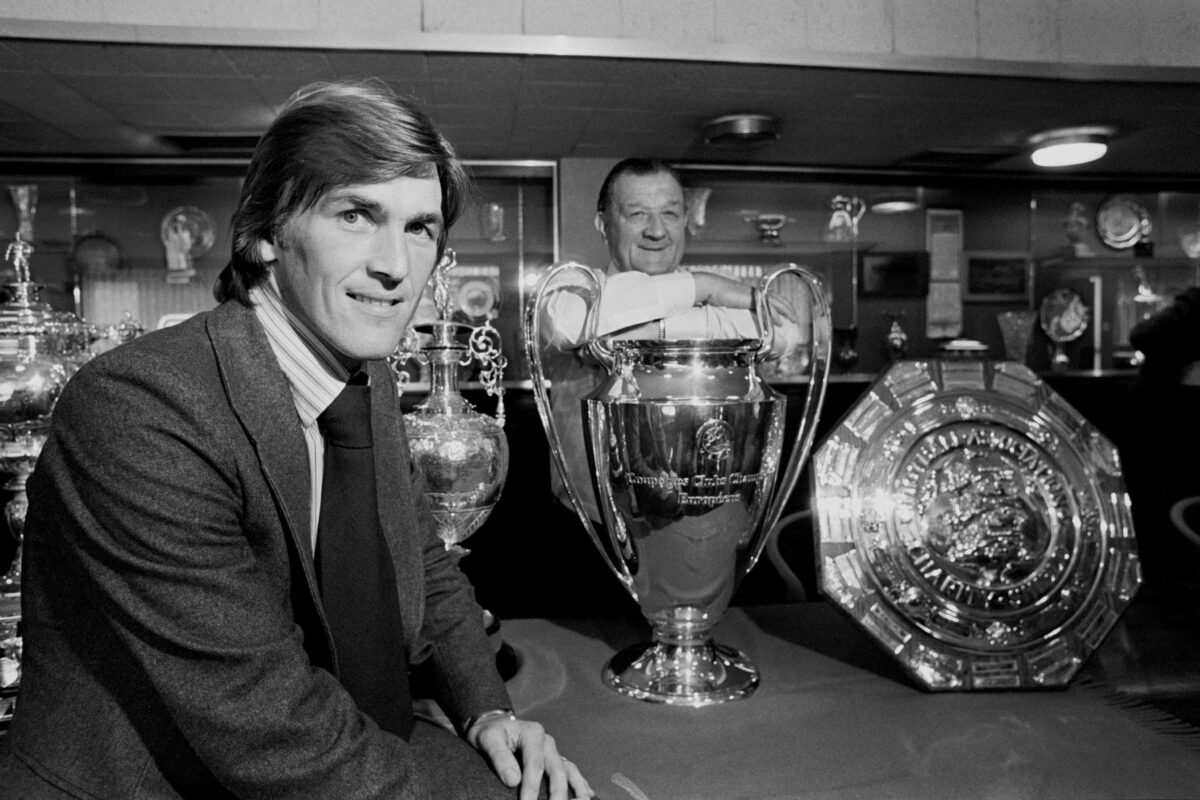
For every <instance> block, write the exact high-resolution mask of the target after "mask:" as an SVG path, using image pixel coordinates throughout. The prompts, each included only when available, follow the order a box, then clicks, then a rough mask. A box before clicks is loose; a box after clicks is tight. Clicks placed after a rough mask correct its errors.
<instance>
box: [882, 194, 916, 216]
mask: <svg viewBox="0 0 1200 800" xmlns="http://www.w3.org/2000/svg"><path fill="white" fill-rule="evenodd" d="M870 206H871V213H872V214H903V213H905V212H908V211H916V210H917V209H919V208H920V207H921V200H920V198H919V197H918V196H917V194H916V193H913V192H907V193H905V192H901V193H893V194H879V195H874V196H872V197H871V201H870Z"/></svg>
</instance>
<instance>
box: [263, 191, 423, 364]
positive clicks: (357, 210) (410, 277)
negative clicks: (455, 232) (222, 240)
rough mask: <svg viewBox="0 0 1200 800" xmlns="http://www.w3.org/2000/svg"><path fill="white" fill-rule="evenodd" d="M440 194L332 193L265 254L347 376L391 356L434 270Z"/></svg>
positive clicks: (286, 293)
mask: <svg viewBox="0 0 1200 800" xmlns="http://www.w3.org/2000/svg"><path fill="white" fill-rule="evenodd" d="M441 206H442V188H441V184H440V183H439V182H438V179H437V178H436V177H429V178H421V177H401V178H395V179H393V180H390V181H386V182H383V183H369V184H356V185H352V186H344V187H341V188H338V189H334V190H332V191H330V192H329V193H327V194H326V195H325V196H323V197H322V198H321V199H320V200H319V201H318V202H317V203H316V205H314V206H313V207H312V208H310V209H308V210H307V211H304V212H302V213H300V214H297V215H295V216H294V217H292V218H291V219H289V220H288V221H287V222H286V223H285V224H284V225H283V229H282V232H281V233H280V235H279V237H278V240H277V241H275V242H267V241H260V242H259V253H260V255H261V256H262V258H263V260H264V261H265V262H267V263H269V264H270V265H271V267H272V269H273V271H274V274H275V279H276V282H277V283H278V285H279V292H280V295H281V296H282V298H283V303H284V305H285V306H287V308H288V309H289V310H290V311H291V312H292V313H294V314H296V315H297V316H298V317H300V319H302V320H304V322H305V323H306V324H307V325H308V326H309V327H310V328H311V329H312V330H313V331H314V332H316V334H317V335H318V336H320V337H321V338H322V340H324V342H325V343H326V344H327V345H329V346H330V347H331V348H332V349H333V350H334V352H335V353H336V354H337V355H338V356H339V358H341V360H342V361H343V363H345V364H346V366H348V367H350V368H354V367H355V366H357V364H358V362H360V361H363V360H367V359H378V358H383V357H385V356H386V355H388V354H389V353H390V352H392V350H393V349H394V348H395V347H396V343H397V342H398V341H399V340H400V337H401V335H402V334H403V333H404V330H405V328H407V327H408V323H409V321H410V320H411V319H412V315H413V312H414V311H416V308H417V301H418V300H419V299H420V297H421V290H422V289H423V288H424V286H425V282H426V281H427V280H428V279H429V275H430V273H431V272H432V271H433V267H434V265H435V263H436V260H437V243H438V235H439V233H440V232H441V230H442V226H443V220H442V212H441Z"/></svg>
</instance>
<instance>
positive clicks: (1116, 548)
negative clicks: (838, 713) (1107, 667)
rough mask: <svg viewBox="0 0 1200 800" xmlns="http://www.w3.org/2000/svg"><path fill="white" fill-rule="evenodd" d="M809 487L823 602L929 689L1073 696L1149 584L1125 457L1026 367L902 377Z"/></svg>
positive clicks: (833, 447)
mask: <svg viewBox="0 0 1200 800" xmlns="http://www.w3.org/2000/svg"><path fill="white" fill-rule="evenodd" d="M813 482H814V495H813V512H814V519H815V522H816V529H817V534H818V537H819V548H818V549H819V553H818V573H819V579H820V584H821V590H822V592H823V593H824V594H825V595H826V596H827V597H828V598H829V599H830V600H831V601H832V602H833V603H835V604H836V605H837V606H838V607H839V608H841V609H842V610H843V611H844V612H845V613H847V614H848V615H849V616H850V617H851V618H852V619H853V620H854V621H855V622H856V623H857V624H858V625H859V626H860V627H861V628H862V629H863V630H864V631H865V632H866V633H867V634H868V635H870V636H871V637H872V638H874V639H875V640H876V641H877V642H878V643H879V644H880V645H882V646H883V647H884V648H885V649H886V650H887V651H888V652H890V653H892V654H893V656H894V657H895V658H896V659H897V661H898V662H899V663H900V664H901V665H902V666H903V667H904V669H905V670H906V671H907V672H908V673H909V674H910V675H911V676H912V677H913V678H914V679H915V680H916V681H917V682H918V683H919V684H921V685H922V686H924V687H925V688H927V689H929V690H934V691H952V690H978V689H1030V688H1043V687H1059V686H1063V685H1065V684H1067V683H1069V682H1070V680H1071V679H1072V677H1073V676H1074V675H1075V673H1076V672H1077V671H1078V669H1079V667H1080V665H1081V664H1082V663H1083V662H1084V661H1085V660H1086V659H1087V657H1088V656H1089V655H1090V654H1091V653H1092V652H1093V651H1094V650H1095V649H1096V648H1097V647H1098V646H1099V645H1100V643H1101V642H1102V641H1103V639H1104V637H1105V636H1106V635H1107V633H1108V631H1109V630H1110V629H1111V628H1112V626H1113V625H1114V624H1115V623H1116V621H1117V619H1118V618H1119V617H1120V615H1121V614H1122V613H1123V612H1124V610H1125V608H1126V607H1127V606H1128V605H1129V602H1130V601H1131V600H1132V599H1133V596H1134V594H1135V593H1136V591H1137V589H1138V586H1139V585H1140V584H1141V570H1140V567H1139V563H1138V556H1137V545H1136V541H1135V539H1134V532H1133V523H1132V519H1131V516H1130V508H1129V498H1128V495H1127V493H1126V491H1125V483H1124V478H1123V477H1122V474H1121V466H1120V461H1119V459H1118V457H1117V451H1116V448H1115V447H1114V446H1113V445H1112V443H1111V442H1109V441H1108V439H1106V438H1105V437H1104V435H1103V434H1101V432H1100V431H1099V430H1097V429H1096V428H1095V427H1094V426H1093V425H1092V424H1091V423H1089V422H1088V421H1087V420H1086V419H1084V418H1083V417H1082V416H1081V415H1080V414H1079V412H1077V411H1076V410H1075V409H1074V408H1072V407H1071V406H1070V405H1069V404H1068V403H1067V402H1066V401H1065V400H1063V399H1062V397H1060V396H1059V395H1058V394H1057V393H1055V392H1054V391H1053V390H1052V389H1051V388H1050V387H1049V386H1047V385H1046V384H1045V383H1044V382H1043V381H1042V380H1041V379H1040V378H1038V376H1037V375H1036V374H1034V373H1033V372H1032V371H1031V370H1030V369H1028V368H1027V367H1025V366H1024V365H1021V364H1018V363H1015V362H989V361H902V362H899V363H897V364H895V365H893V366H892V368H891V369H889V370H888V371H887V372H886V373H884V374H883V375H881V376H880V377H879V378H878V379H876V381H875V382H874V383H873V384H872V385H871V387H870V388H869V389H868V390H867V391H866V393H865V394H864V395H863V396H862V398H861V399H860V400H859V401H858V403H857V404H856V405H855V406H854V407H853V408H851V409H850V411H848V412H847V413H846V415H845V416H844V417H843V418H842V419H841V421H840V422H839V423H838V425H837V426H836V427H835V428H834V429H833V430H832V431H831V432H830V434H829V435H828V436H827V437H826V439H825V440H824V442H823V443H822V444H821V446H820V447H819V449H818V450H817V452H816V455H815V456H814V458H813Z"/></svg>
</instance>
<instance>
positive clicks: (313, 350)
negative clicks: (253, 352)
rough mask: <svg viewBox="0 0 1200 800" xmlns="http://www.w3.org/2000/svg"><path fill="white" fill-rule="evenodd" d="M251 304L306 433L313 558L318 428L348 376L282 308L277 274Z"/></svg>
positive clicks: (319, 474) (321, 442) (320, 457)
mask: <svg viewBox="0 0 1200 800" xmlns="http://www.w3.org/2000/svg"><path fill="white" fill-rule="evenodd" d="M250 301H251V302H252V303H254V313H255V315H256V316H257V317H258V321H259V322H261V323H262V326H263V328H264V329H265V330H266V332H267V341H268V342H270V343H271V349H272V350H273V351H274V352H275V358H276V360H278V361H279V366H280V367H281V368H282V369H283V374H284V376H286V377H287V380H288V384H289V385H290V386H291V387H292V400H293V401H294V402H295V404H296V414H297V415H298V416H299V417H300V425H301V426H302V427H303V429H304V444H305V447H306V448H307V449H308V474H309V476H310V477H311V480H310V482H309V483H310V486H311V489H310V492H309V509H310V511H309V536H310V537H311V541H312V546H313V552H314V553H315V552H316V551H317V524H318V522H319V521H320V519H321V485H322V478H323V477H324V472H325V470H324V464H325V439H324V437H322V436H321V430H320V428H318V427H317V417H318V416H319V415H320V414H321V412H322V411H324V410H325V409H326V408H328V407H329V405H330V403H332V402H333V401H334V400H335V399H336V398H337V396H338V395H339V394H341V391H342V389H343V388H344V387H345V386H346V381H347V380H348V379H349V378H350V372H349V370H347V369H346V368H345V367H344V366H343V365H342V363H341V362H340V361H338V359H337V357H336V356H334V354H333V351H332V350H330V349H329V346H328V345H326V344H325V343H324V342H322V341H321V340H320V339H319V338H318V337H317V335H316V334H315V333H313V331H312V329H311V328H309V327H308V326H307V325H305V324H304V322H303V321H302V320H301V319H300V318H299V317H297V316H296V315H295V314H293V313H292V312H291V311H289V310H288V309H287V308H285V307H284V305H283V299H282V298H281V297H280V295H279V286H278V285H277V284H276V283H275V275H274V273H271V274H270V275H269V277H268V279H267V280H266V281H263V282H262V283H260V284H259V285H258V286H255V287H254V288H252V289H251V290H250Z"/></svg>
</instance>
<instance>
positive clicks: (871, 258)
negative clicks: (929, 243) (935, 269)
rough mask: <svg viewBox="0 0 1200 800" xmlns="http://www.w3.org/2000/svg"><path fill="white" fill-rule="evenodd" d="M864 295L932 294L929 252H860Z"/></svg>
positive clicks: (860, 289) (860, 270) (916, 295)
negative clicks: (930, 289) (930, 288)
mask: <svg viewBox="0 0 1200 800" xmlns="http://www.w3.org/2000/svg"><path fill="white" fill-rule="evenodd" d="M858 294H859V296H861V297H924V296H925V295H927V294H929V253H927V252H925V251H924V250H911V251H905V252H894V253H859V254H858Z"/></svg>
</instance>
